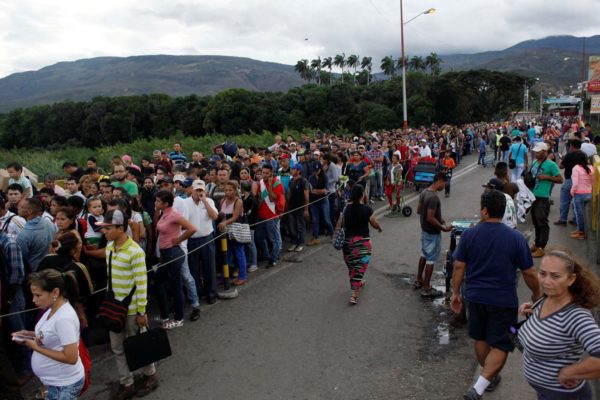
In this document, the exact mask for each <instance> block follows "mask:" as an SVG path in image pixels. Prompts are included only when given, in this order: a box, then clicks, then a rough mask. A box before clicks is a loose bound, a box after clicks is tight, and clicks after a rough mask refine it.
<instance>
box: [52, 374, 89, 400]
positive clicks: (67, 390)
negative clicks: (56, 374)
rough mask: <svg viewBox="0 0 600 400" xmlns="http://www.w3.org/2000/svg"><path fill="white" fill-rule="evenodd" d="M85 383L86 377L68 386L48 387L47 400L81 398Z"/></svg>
mask: <svg viewBox="0 0 600 400" xmlns="http://www.w3.org/2000/svg"><path fill="white" fill-rule="evenodd" d="M84 383H85V377H83V378H81V379H80V380H79V381H77V382H75V383H73V384H72V385H67V386H48V387H47V389H48V394H47V395H46V400H72V399H77V398H78V397H79V393H80V392H81V389H82V388H83V384H84Z"/></svg>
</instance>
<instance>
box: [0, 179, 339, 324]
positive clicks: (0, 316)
mask: <svg viewBox="0 0 600 400" xmlns="http://www.w3.org/2000/svg"><path fill="white" fill-rule="evenodd" d="M340 187H341V185H340ZM340 187H338V189H339V188H340ZM334 193H335V192H331V193H327V194H326V195H325V196H324V197H321V198H320V199H317V200H313V201H311V202H308V203H307V204H306V205H303V206H300V207H296V208H294V209H292V210H288V211H286V212H284V213H282V214H280V215H277V216H275V217H271V218H269V219H263V220H260V221H258V222H256V223H254V224H251V225H250V227H251V228H252V227H254V226H257V225H260V224H262V223H265V222H268V221H272V220H274V219H278V218H281V217H283V216H284V215H287V214H290V213H293V212H295V211H298V210H300V209H303V208H305V207H308V206H310V205H311V204H315V203H318V202H319V201H323V200H325V199H327V198H329V196H331V195H332V194H334ZM226 235H227V231H225V232H222V233H220V234H219V235H217V236H215V237H214V238H212V239H211V240H209V241H208V242H206V243H204V244H203V245H201V246H198V247H196V248H195V249H193V250H192V251H188V252H187V253H185V254H184V255H182V256H179V257H176V258H174V259H172V260H169V261H167V262H165V263H162V264H160V263H159V264H155V265H153V266H152V267H151V268H150V269H149V271H154V272H156V271H158V270H159V269H160V268H163V267H164V266H166V265H169V264H171V263H173V262H175V261H178V260H180V259H183V258H185V257H187V256H188V254H191V253H193V252H195V251H197V250H200V249H201V248H203V247H204V246H208V245H209V244H211V243H213V242H215V241H216V240H218V239H220V238H222V237H223V236H226ZM106 289H107V288H106V287H104V288H102V289H98V290H96V291H94V292H92V293H91V295H95V294H98V293H102V292H104V291H106ZM39 309H40V308H39V307H35V308H30V309H28V310H22V311H17V312H14V313H10V314H3V315H0V319H2V318H7V317H11V316H14V315H18V314H25V313H28V312H31V311H35V310H39Z"/></svg>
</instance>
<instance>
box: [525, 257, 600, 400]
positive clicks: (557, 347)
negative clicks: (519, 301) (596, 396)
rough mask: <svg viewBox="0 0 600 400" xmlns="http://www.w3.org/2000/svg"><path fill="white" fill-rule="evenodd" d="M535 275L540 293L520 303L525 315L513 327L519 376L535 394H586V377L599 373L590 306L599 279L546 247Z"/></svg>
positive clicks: (599, 289)
mask: <svg viewBox="0 0 600 400" xmlns="http://www.w3.org/2000/svg"><path fill="white" fill-rule="evenodd" d="M538 276H539V280H540V283H541V284H542V288H543V291H544V296H545V298H544V299H543V300H542V301H541V302H540V303H539V305H538V306H536V307H535V308H532V305H531V303H526V304H523V305H522V306H521V309H520V311H521V313H522V314H528V315H530V316H531V317H530V318H529V319H528V320H527V321H526V322H525V323H524V324H523V325H522V326H521V328H520V329H519V339H520V340H521V342H522V344H523V347H524V351H523V362H524V372H525V378H526V379H527V381H528V382H529V384H530V385H531V386H532V387H533V388H534V389H535V390H536V392H537V394H538V399H548V400H555V399H580V400H588V399H589V400H591V399H592V394H591V389H590V385H589V384H588V383H587V381H586V379H595V378H598V377H600V328H599V327H598V324H597V323H596V321H595V320H594V317H593V315H592V313H591V312H590V310H591V309H592V308H594V307H596V306H597V305H598V304H600V281H599V280H598V278H597V276H596V275H595V274H593V273H592V272H591V271H590V270H588V269H587V268H586V267H584V266H583V265H581V264H580V263H578V262H577V261H576V260H575V259H573V257H572V256H571V255H570V254H568V253H566V252H564V251H558V250H553V251H551V252H549V253H546V256H545V257H544V258H543V259H542V262H541V264H540V268H539V271H538ZM584 352H587V353H588V354H589V357H586V358H584V359H583V360H582V357H583V353H584Z"/></svg>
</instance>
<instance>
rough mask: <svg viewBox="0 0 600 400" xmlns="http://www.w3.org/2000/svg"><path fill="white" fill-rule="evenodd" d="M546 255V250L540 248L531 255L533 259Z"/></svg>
mask: <svg viewBox="0 0 600 400" xmlns="http://www.w3.org/2000/svg"><path fill="white" fill-rule="evenodd" d="M545 254H546V252H545V251H544V249H542V248H540V247H536V249H535V251H534V252H532V253H531V257H533V258H540V257H544V255H545Z"/></svg>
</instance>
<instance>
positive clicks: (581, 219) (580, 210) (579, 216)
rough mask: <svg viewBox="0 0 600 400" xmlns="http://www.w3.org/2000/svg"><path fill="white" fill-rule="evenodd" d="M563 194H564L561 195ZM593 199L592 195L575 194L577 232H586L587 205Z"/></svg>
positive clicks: (574, 207) (574, 205)
mask: <svg viewBox="0 0 600 400" xmlns="http://www.w3.org/2000/svg"><path fill="white" fill-rule="evenodd" d="M561 194H562V193H561ZM591 199H592V194H591V193H585V194H580V193H575V196H574V197H573V209H574V210H575V222H577V230H578V231H580V232H585V205H586V204H587V203H588V202H589V201H590V200H591Z"/></svg>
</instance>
